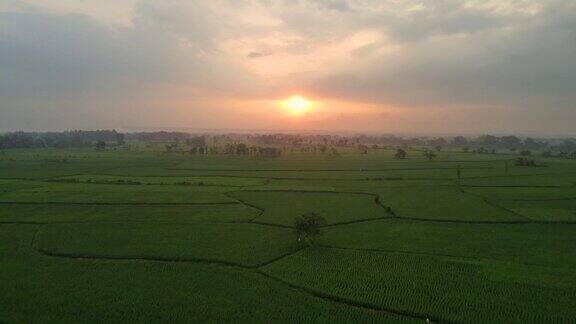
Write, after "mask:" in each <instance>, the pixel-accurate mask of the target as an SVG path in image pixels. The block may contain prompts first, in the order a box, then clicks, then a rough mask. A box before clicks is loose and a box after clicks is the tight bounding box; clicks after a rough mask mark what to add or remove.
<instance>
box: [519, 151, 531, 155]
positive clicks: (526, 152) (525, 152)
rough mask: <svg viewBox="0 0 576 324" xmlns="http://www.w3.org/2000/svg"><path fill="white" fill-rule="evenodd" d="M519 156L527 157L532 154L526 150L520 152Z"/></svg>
mask: <svg viewBox="0 0 576 324" xmlns="http://www.w3.org/2000/svg"><path fill="white" fill-rule="evenodd" d="M520 154H521V155H523V156H529V155H531V154H532V152H530V151H528V150H524V151H522V152H520Z"/></svg>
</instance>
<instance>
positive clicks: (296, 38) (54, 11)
mask: <svg viewBox="0 0 576 324" xmlns="http://www.w3.org/2000/svg"><path fill="white" fill-rule="evenodd" d="M575 84H576V2H574V1H571V0H550V1H536V0H517V1H512V0H511V1H496V0H494V1H474V0H470V1H454V0H439V1H408V0H404V1H402V0H399V1H380V0H348V1H346V0H322V1H302V0H301V1H280V0H269V1H264V0H262V1H256V0H253V1H249V0H245V1H239V0H210V1H208V0H206V1H175V0H165V1H151V0H122V1H117V0H99V1H74V0H0V97H1V98H2V100H0V131H14V130H21V129H22V130H63V129H93V128H117V129H134V128H146V127H150V128H168V127H182V128H204V129H206V128H212V129H266V130H276V131H285V130H324V131H371V132H386V133H393V132H399V133H402V132H430V133H517V134H542V135H546V134H549V135H560V134H574V131H573V129H574V127H573V122H574V120H576V110H575V108H576V107H575V102H576V91H574V90H575ZM294 98H296V99H294ZM298 98H300V99H298Z"/></svg>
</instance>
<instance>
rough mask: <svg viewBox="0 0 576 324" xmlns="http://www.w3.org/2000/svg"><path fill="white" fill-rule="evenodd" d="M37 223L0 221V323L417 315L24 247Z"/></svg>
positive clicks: (164, 265) (233, 272)
mask: <svg viewBox="0 0 576 324" xmlns="http://www.w3.org/2000/svg"><path fill="white" fill-rule="evenodd" d="M37 228H38V225H3V226H0V258H1V259H2V267H0V282H1V283H2V290H1V292H0V296H1V298H0V318H1V320H2V321H3V322H4V321H6V322H101V321H105V322H149V321H154V322H156V321H157V322H166V321H170V322H182V323H184V322H188V323H189V322H203V323H204V322H250V323H253V322H260V323H265V322H270V321H272V322H281V323H294V322H322V323H350V322H360V323H374V322H384V323H387V322H389V323H397V322H401V323H415V322H416V321H415V320H413V319H411V318H409V317H404V316H399V315H394V314H390V313H387V312H375V311H366V310H364V309H360V308H357V307H351V306H348V305H345V304H339V303H334V302H331V301H326V300H323V299H320V298H316V297H314V296H311V295H310V294H307V293H305V292H302V291H298V290H294V289H292V288H290V287H288V286H286V285H285V284H282V283H281V282H278V281H276V280H273V279H270V278H266V277H264V276H262V275H260V274H258V273H255V272H253V271H248V270H245V269H242V268H238V267H228V266H221V265H210V264H203V263H194V262H154V261H122V260H115V261H114V260H88V259H71V258H60V257H49V256H43V255H40V254H38V253H37V252H35V251H33V250H31V248H30V242H31V240H32V239H33V236H34V233H35V231H36V230H37ZM247 310H250V311H247Z"/></svg>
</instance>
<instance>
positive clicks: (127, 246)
mask: <svg viewBox="0 0 576 324" xmlns="http://www.w3.org/2000/svg"><path fill="white" fill-rule="evenodd" d="M408 153H409V154H408V158H407V159H406V160H400V161H399V160H395V159H394V158H393V155H394V151H393V150H385V149H371V150H370V151H369V153H368V154H358V153H357V152H352V151H350V152H343V153H342V154H340V155H339V156H328V155H322V154H312V153H306V154H305V153H298V154H287V155H284V156H281V157H277V158H262V157H251V156H248V157H246V156H244V157H238V156H230V155H207V156H198V155H189V154H167V153H164V152H160V151H154V150H148V151H140V152H134V151H132V152H130V151H122V150H117V151H104V152H96V151H94V150H90V149H86V150H80V149H78V150H57V149H34V150H32V149H21V150H20V149H12V150H6V151H4V152H3V154H1V155H0V288H1V289H0V322H2V323H4V322H5V323H35V322H74V323H79V322H108V323H115V322H196V323H210V322H243V323H246V322H250V323H254V322H257V323H270V322H274V323H294V322H296V323H300V322H309V323H351V322H359V323H363V322H366V323H404V322H405V323H418V322H420V323H422V322H440V323H442V322H448V323H574V322H576V161H569V160H556V159H539V158H536V160H538V162H539V163H538V166H537V167H525V166H514V165H513V164H512V163H509V165H508V166H506V164H507V163H506V161H507V160H512V159H514V158H515V157H516V156H514V155H510V154H475V153H463V152H456V151H450V150H448V151H445V152H444V151H443V152H439V153H438V154H437V155H438V156H437V158H436V159H434V160H432V161H428V160H426V159H425V158H424V156H422V154H421V153H420V154H417V153H414V154H411V153H410V152H408ZM458 169H460V177H458V172H457V170H458ZM310 212H313V213H316V214H318V215H320V216H322V217H323V218H324V219H325V220H326V222H325V224H324V225H323V227H322V228H321V231H320V232H321V234H320V236H319V238H318V240H317V242H316V244H314V245H312V246H309V245H306V244H304V243H303V242H299V241H298V240H297V237H296V235H295V233H294V230H293V223H294V218H295V217H298V216H300V215H302V214H304V213H310Z"/></svg>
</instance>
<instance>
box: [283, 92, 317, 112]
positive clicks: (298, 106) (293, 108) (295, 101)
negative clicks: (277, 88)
mask: <svg viewBox="0 0 576 324" xmlns="http://www.w3.org/2000/svg"><path fill="white" fill-rule="evenodd" d="M281 103H282V106H283V107H284V108H286V109H287V110H288V112H289V113H290V114H292V115H294V116H301V115H304V114H305V113H307V112H308V111H309V110H310V107H311V106H312V102H311V101H310V100H308V99H306V98H304V97H302V96H292V97H290V98H288V99H286V100H282V102H281Z"/></svg>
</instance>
